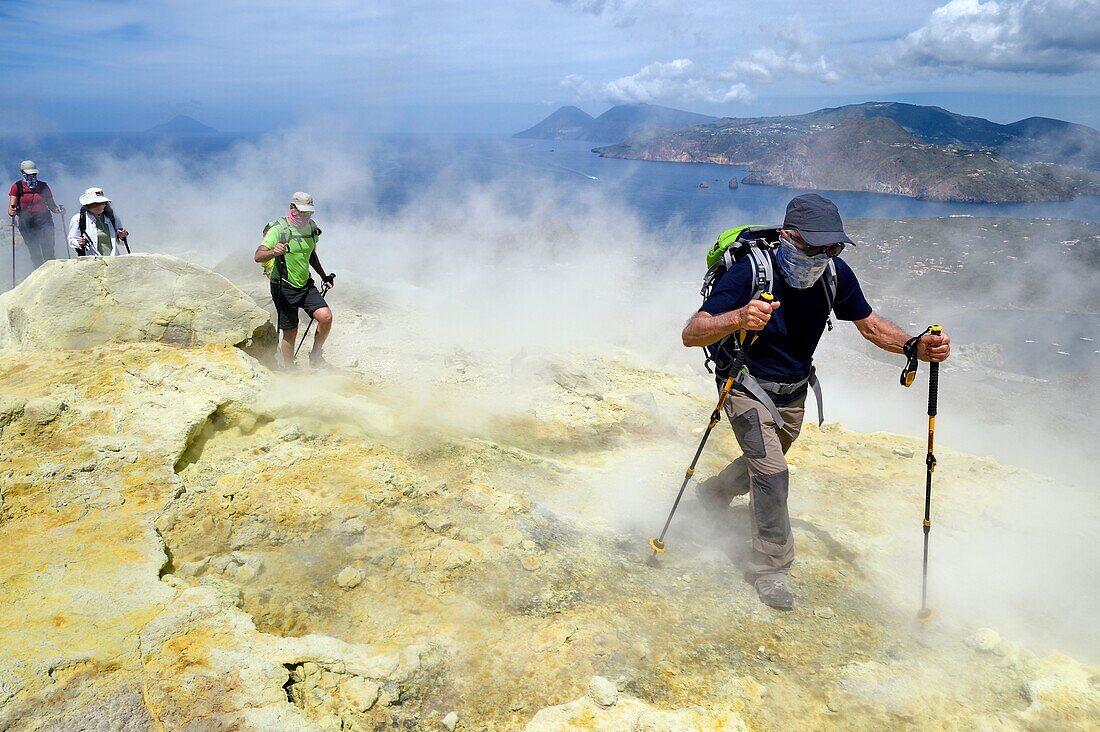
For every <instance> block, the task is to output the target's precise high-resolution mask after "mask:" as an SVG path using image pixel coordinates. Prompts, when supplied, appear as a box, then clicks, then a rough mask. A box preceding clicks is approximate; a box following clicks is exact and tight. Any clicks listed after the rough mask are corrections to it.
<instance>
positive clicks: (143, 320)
mask: <svg viewBox="0 0 1100 732" xmlns="http://www.w3.org/2000/svg"><path fill="white" fill-rule="evenodd" d="M274 333H275V331H274V327H273V326H272V325H271V323H270V322H269V317H268V314H267V311H265V310H263V309H262V308H260V307H259V306H257V305H256V303H255V301H253V300H252V298H250V297H249V296H248V295H246V294H244V293H243V292H242V291H241V290H239V289H238V288H237V287H236V286H235V285H234V284H233V283H231V282H230V281H229V280H227V279H225V278H224V277H222V276H221V275H217V274H214V273H213V272H211V271H210V270H207V269H204V268H202V267H200V266H198V265H195V264H191V263H189V262H185V261H183V260H181V259H176V258H175V257H171V256H168V255H164V254H135V255H132V256H126V257H106V258H102V259H100V258H80V259H72V260H66V259H59V260H52V261H49V262H46V263H45V264H44V265H42V266H41V267H39V268H38V269H36V270H35V271H34V272H33V273H31V275H30V276H29V277H27V279H26V280H24V281H23V282H22V283H21V284H20V285H19V286H18V287H16V288H15V289H14V290H12V291H11V292H8V293H5V294H4V295H3V296H0V348H19V349H24V350H26V349H40V350H59V349H60V350H67V349H78V348H89V347H91V346H96V345H100V344H104V343H118V342H135V341H159V342H163V343H171V344H174V345H180V346H203V345H210V344H216V345H226V346H233V345H236V346H242V347H246V348H256V349H259V348H261V347H264V346H267V345H271V344H273V342H274Z"/></svg>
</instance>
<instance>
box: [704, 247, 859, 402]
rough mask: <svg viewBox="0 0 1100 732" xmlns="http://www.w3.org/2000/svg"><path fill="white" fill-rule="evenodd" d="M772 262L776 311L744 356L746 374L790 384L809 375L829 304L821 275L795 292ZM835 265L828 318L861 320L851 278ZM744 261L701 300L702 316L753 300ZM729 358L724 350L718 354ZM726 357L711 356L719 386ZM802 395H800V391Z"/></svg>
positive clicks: (855, 285) (749, 268)
mask: <svg viewBox="0 0 1100 732" xmlns="http://www.w3.org/2000/svg"><path fill="white" fill-rule="evenodd" d="M768 256H771V257H772V269H773V272H774V275H773V277H772V279H773V280H774V282H773V283H772V294H773V295H775V299H776V300H778V301H779V307H778V308H777V309H776V310H775V311H773V312H772V317H771V320H769V321H768V324H767V325H766V326H765V327H764V330H762V331H760V337H759V338H758V339H757V341H756V343H755V344H753V346H752V348H751V349H750V350H749V355H748V359H747V362H748V366H749V373H751V374H752V375H753V376H755V377H756V378H758V379H764V380H765V381H776V382H780V383H787V384H789V383H793V382H796V381H801V380H802V379H805V378H806V377H807V376H809V375H810V369H811V368H812V367H813V357H814V351H815V350H816V349H817V343H818V341H819V340H821V334H822V333H824V332H825V322H826V320H827V319H828V317H829V301H828V297H827V295H826V294H825V277H824V275H822V277H821V278H820V279H818V281H817V282H815V283H814V285H813V287H808V288H806V289H805V290H798V289H795V288H793V287H791V286H789V285H788V284H787V283H786V282H785V281H784V279H783V275H782V273H781V272H780V271H779V266H778V265H777V264H776V263H775V257H774V256H773V255H771V254H769V255H768ZM833 261H834V262H835V263H836V297H835V298H834V299H833V314H834V315H836V317H837V318H839V319H840V320H862V319H864V318H866V317H867V316H869V315H870V314H871V306H870V305H869V304H867V300H866V298H864V297H863V290H861V289H860V287H859V280H857V279H856V275H855V272H853V271H852V268H851V267H849V266H848V265H847V263H845V262H844V260H843V259H841V258H840V257H836V258H834V259H833ZM752 274H753V272H752V265H751V261H750V259H749V257H744V258H742V259H740V260H738V261H737V262H734V264H733V266H732V267H730V269H729V271H728V272H726V274H725V275H723V276H722V279H721V280H719V281H718V284H717V285H715V286H714V291H713V292H712V293H711V295H710V297H708V298H707V299H706V301H705V302H704V303H703V306H702V307H700V308H699V309H700V310H701V311H704V312H707V313H710V314H711V315H721V314H722V313H727V312H729V311H730V310H736V309H738V308H740V307H744V306H745V305H746V304H747V303H748V302H749V298H750V297H751V296H752V290H753V276H752ZM722 350H723V351H726V352H728V349H722ZM732 360H733V358H732V354H730V355H724V356H723V355H722V354H719V355H715V359H714V361H715V372H716V374H715V375H716V376H717V377H718V381H719V383H720V384H721V383H724V382H725V380H726V377H728V376H729V367H730V362H731V361H732ZM800 391H801V390H800Z"/></svg>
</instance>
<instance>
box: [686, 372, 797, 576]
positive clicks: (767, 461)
mask: <svg viewBox="0 0 1100 732" xmlns="http://www.w3.org/2000/svg"><path fill="white" fill-rule="evenodd" d="M725 409H726V416H727V417H729V420H730V424H731V425H733V434H734V436H735V437H736V438H737V444H738V445H740V446H741V453H742V454H741V457H739V458H737V459H736V460H734V461H733V462H732V463H730V464H729V465H728V466H726V468H725V469H723V470H722V472H721V473H719V474H718V475H716V476H714V477H712V478H709V479H708V480H707V481H706V483H707V486H706V488H707V489H708V490H709V491H710V492H712V493H713V494H714V495H715V497H717V498H720V499H721V500H723V501H725V503H726V504H728V503H729V501H730V500H732V499H733V497H734V496H743V495H744V494H746V493H748V494H749V516H750V517H751V520H752V547H751V549H750V551H749V560H748V566H747V569H748V572H749V574H750V575H751V577H752V579H754V580H757V579H773V578H774V579H779V578H782V577H784V576H785V575H786V574H787V571H788V570H789V569H790V567H791V563H792V562H794V534H792V533H791V519H790V516H789V515H788V513H787V492H788V488H789V484H790V472H789V470H788V469H787V459H786V457H785V454H786V452H787V450H788V449H790V447H791V445H792V444H794V441H795V440H796V439H797V438H798V433H799V432H800V431H801V430H802V417H803V415H804V414H805V412H806V395H805V394H803V395H802V396H801V397H800V398H799V399H796V400H795V401H793V402H791V403H790V404H786V405H783V406H779V407H778V409H779V414H780V416H781V417H783V421H784V422H786V425H785V426H784V427H783V429H779V428H778V427H777V426H776V424H775V420H773V419H772V417H771V415H770V414H769V413H768V410H767V409H765V408H764V406H763V405H762V404H760V402H758V401H756V400H755V399H753V398H752V397H750V396H748V395H747V394H744V393H742V392H738V391H733V392H730V396H729V399H727V400H726V407H725Z"/></svg>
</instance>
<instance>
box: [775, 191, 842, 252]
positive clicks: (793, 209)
mask: <svg viewBox="0 0 1100 732" xmlns="http://www.w3.org/2000/svg"><path fill="white" fill-rule="evenodd" d="M783 228H784V229H794V230H795V231H797V232H798V233H799V234H800V235H801V236H802V238H803V239H804V240H805V241H806V243H807V244H809V245H810V246H814V247H827V246H829V245H830V244H838V243H840V242H845V243H846V244H853V243H854V242H853V241H852V240H851V239H849V238H848V235H847V234H845V233H844V223H843V222H842V221H841V220H840V212H839V211H837V209H836V204H835V203H833V202H832V201H830V200H829V199H828V198H824V197H822V196H819V195H817V194H816V193H806V194H803V195H801V196H795V197H794V198H792V199H791V202H790V203H788V204H787V215H786V216H785V217H784V218H783Z"/></svg>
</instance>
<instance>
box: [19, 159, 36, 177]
mask: <svg viewBox="0 0 1100 732" xmlns="http://www.w3.org/2000/svg"><path fill="white" fill-rule="evenodd" d="M19 169H20V170H21V171H23V172H24V173H26V174H27V175H35V174H37V173H38V166H37V165H35V164H34V161H33V160H24V161H23V162H21V163H19Z"/></svg>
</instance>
